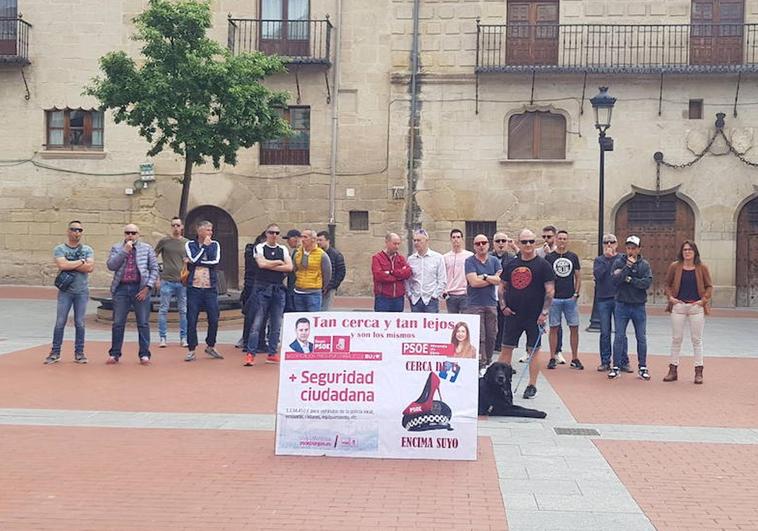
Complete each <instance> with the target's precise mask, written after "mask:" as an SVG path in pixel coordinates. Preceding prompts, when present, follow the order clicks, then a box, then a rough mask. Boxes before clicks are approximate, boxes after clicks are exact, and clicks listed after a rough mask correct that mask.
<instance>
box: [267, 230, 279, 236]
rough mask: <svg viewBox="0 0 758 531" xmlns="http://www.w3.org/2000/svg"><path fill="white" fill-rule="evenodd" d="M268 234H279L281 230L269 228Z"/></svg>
mask: <svg viewBox="0 0 758 531" xmlns="http://www.w3.org/2000/svg"><path fill="white" fill-rule="evenodd" d="M266 234H277V235H278V234H279V231H278V230H267V231H266Z"/></svg>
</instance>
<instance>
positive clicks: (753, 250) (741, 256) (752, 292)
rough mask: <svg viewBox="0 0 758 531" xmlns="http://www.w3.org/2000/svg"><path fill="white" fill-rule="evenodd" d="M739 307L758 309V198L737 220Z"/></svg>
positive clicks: (745, 207) (747, 206)
mask: <svg viewBox="0 0 758 531" xmlns="http://www.w3.org/2000/svg"><path fill="white" fill-rule="evenodd" d="M737 306H746V307H752V308H758V197H757V198H755V199H753V200H752V201H750V202H749V203H748V204H746V205H745V206H744V207H743V208H742V211H740V215H739V217H738V218H737Z"/></svg>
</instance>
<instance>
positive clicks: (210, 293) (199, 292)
mask: <svg viewBox="0 0 758 531" xmlns="http://www.w3.org/2000/svg"><path fill="white" fill-rule="evenodd" d="M203 309H204V310H205V316H206V317H207V318H208V333H207V334H206V336H205V344H206V345H208V346H209V347H213V346H215V345H216V333H217V332H218V315H219V310H218V291H217V290H216V288H194V287H192V286H187V348H188V350H195V348H197V318H198V316H199V315H200V311H201V310H203Z"/></svg>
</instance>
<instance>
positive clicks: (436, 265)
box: [405, 229, 447, 313]
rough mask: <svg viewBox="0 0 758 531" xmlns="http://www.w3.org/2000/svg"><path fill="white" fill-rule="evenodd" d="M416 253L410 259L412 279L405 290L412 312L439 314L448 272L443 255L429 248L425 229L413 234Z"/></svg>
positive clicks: (406, 284)
mask: <svg viewBox="0 0 758 531" xmlns="http://www.w3.org/2000/svg"><path fill="white" fill-rule="evenodd" d="M413 247H414V248H415V249H416V252H415V253H413V254H412V255H410V256H409V257H408V265H409V266H410V267H411V271H412V272H413V273H412V274H411V278H409V279H408V280H406V281H405V290H406V293H407V294H408V298H409V299H410V301H411V311H412V312H416V313H439V311H440V303H439V299H440V297H442V294H443V293H445V288H446V287H447V272H446V271H445V261H444V260H443V259H442V255H441V254H440V253H438V252H436V251H432V250H431V249H430V248H429V234H428V233H427V232H426V231H425V230H424V229H418V230H416V231H415V232H414V233H413Z"/></svg>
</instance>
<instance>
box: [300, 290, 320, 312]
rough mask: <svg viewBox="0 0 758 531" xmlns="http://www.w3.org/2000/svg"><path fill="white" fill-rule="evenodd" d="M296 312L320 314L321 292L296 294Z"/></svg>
mask: <svg viewBox="0 0 758 531" xmlns="http://www.w3.org/2000/svg"><path fill="white" fill-rule="evenodd" d="M295 311H296V312H320V311H321V292H320V291H315V292H309V293H297V292H295Z"/></svg>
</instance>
